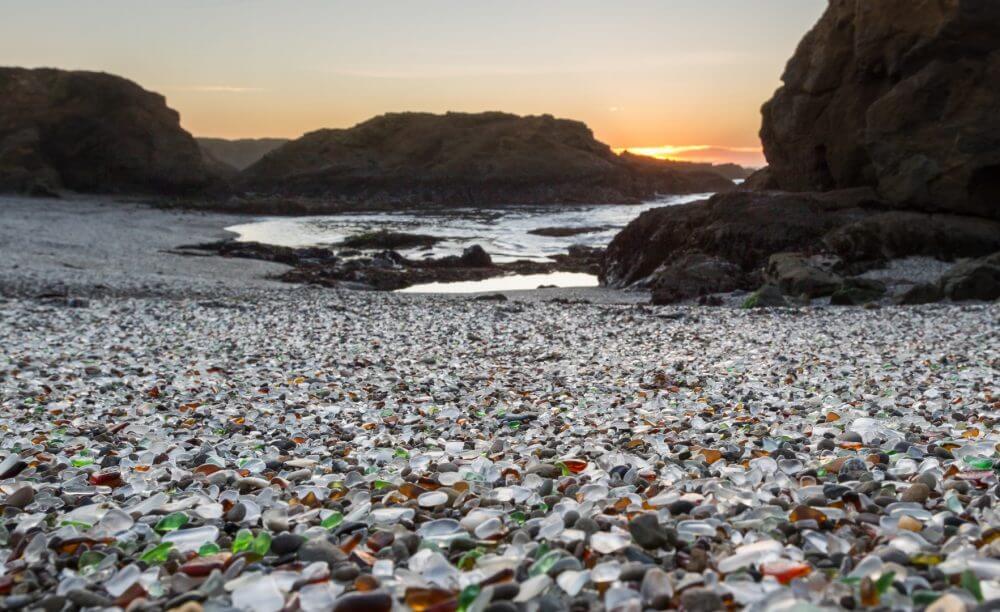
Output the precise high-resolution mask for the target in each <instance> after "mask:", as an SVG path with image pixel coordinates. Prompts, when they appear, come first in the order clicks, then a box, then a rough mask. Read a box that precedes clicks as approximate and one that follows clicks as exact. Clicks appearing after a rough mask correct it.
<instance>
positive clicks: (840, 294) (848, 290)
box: [830, 278, 885, 306]
mask: <svg viewBox="0 0 1000 612" xmlns="http://www.w3.org/2000/svg"><path fill="white" fill-rule="evenodd" d="M883 295H885V285H884V284H883V283H880V282H879V281H875V280H869V279H865V278H849V279H847V280H846V281H844V282H843V283H842V284H841V285H840V286H839V287H837V290H836V291H834V292H833V295H831V296H830V303H831V304H833V305H834V306H860V305H862V304H866V303H868V302H874V301H876V300H878V299H880V298H881V297H882V296H883Z"/></svg>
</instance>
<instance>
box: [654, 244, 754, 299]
mask: <svg viewBox="0 0 1000 612" xmlns="http://www.w3.org/2000/svg"><path fill="white" fill-rule="evenodd" d="M744 284H745V282H744V275H743V271H742V270H741V269H740V268H739V266H737V265H735V264H733V263H730V262H728V261H725V260H722V259H719V258H716V257H709V256H707V255H705V254H703V253H688V254H685V255H681V256H680V257H678V258H677V259H676V260H675V261H671V262H670V263H669V264H665V265H664V266H661V267H660V268H657V270H656V271H655V272H654V275H653V279H652V280H651V282H650V283H649V286H650V288H651V289H653V304H656V305H665V304H674V303H676V302H679V301H682V300H685V299H688V298H691V297H698V296H704V295H708V294H711V293H725V292H728V291H735V290H736V289H741V288H744Z"/></svg>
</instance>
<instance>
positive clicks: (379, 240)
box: [340, 230, 441, 250]
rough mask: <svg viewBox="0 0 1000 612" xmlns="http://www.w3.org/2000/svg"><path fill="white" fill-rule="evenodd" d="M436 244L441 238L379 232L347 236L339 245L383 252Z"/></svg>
mask: <svg viewBox="0 0 1000 612" xmlns="http://www.w3.org/2000/svg"><path fill="white" fill-rule="evenodd" d="M438 242H441V238H438V237H436V236H427V235H424V234H408V233H406V232H392V231H388V230H380V231H375V232H366V233H364V234H356V235H354V236H348V237H347V238H345V239H344V241H343V242H341V243H340V244H341V246H346V247H349V248H352V249H368V250H384V249H412V248H417V247H430V246H434V245H435V244H437V243H438Z"/></svg>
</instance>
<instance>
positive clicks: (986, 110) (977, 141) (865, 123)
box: [761, 0, 1000, 218]
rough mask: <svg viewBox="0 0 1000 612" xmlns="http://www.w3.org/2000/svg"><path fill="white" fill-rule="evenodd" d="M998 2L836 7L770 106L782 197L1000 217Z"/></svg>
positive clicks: (770, 153) (771, 155) (771, 143)
mask: <svg viewBox="0 0 1000 612" xmlns="http://www.w3.org/2000/svg"><path fill="white" fill-rule="evenodd" d="M998 48H1000V4H997V3H995V2H989V1H987V0H973V1H969V2H948V3H944V4H935V5H934V6H926V7H923V9H922V10H914V6H913V3H912V2H908V1H907V0H884V1H881V2H855V1H854V0H834V1H833V2H831V3H830V6H829V8H828V9H827V11H826V13H825V14H824V15H823V17H822V18H821V19H820V21H819V23H818V24H816V26H815V27H814V28H813V29H812V31H811V32H809V33H808V34H807V35H806V37H805V38H804V39H803V41H802V42H801V43H800V45H799V47H798V50H797V51H796V53H795V56H794V57H793V58H792V59H791V61H789V63H788V66H787V68H786V70H785V74H784V76H783V77H782V80H783V81H784V86H783V87H782V88H781V89H779V90H778V91H777V92H776V93H775V95H774V98H772V99H771V101H770V102H768V103H767V104H765V105H764V108H763V115H764V121H763V127H762V129H761V139H762V141H763V143H764V152H765V155H766V156H767V159H768V162H769V163H770V174H771V177H772V179H773V180H774V182H775V183H776V185H777V187H778V188H779V189H785V190H793V191H817V190H819V191H824V190H829V189H843V188H850V187H859V186H876V187H877V188H878V190H879V192H880V193H881V194H882V196H884V197H885V198H886V199H888V200H890V201H892V202H895V203H901V204H905V205H907V206H911V207H913V208H914V209H922V210H938V211H947V212H951V213H958V214H969V215H976V216H981V217H994V218H997V217H1000V158H998V156H997V150H998V147H997V144H998V143H1000V116H998V115H997V113H996V108H997V103H998V98H997V91H996V89H995V88H994V87H993V86H992V84H993V83H996V82H998V80H1000V54H997V53H995V51H996V50H997V49H998Z"/></svg>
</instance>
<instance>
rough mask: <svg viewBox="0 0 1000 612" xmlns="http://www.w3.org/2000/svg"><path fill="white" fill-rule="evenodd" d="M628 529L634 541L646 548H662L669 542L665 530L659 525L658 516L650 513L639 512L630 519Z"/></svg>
mask: <svg viewBox="0 0 1000 612" xmlns="http://www.w3.org/2000/svg"><path fill="white" fill-rule="evenodd" d="M628 530H629V533H631V534H632V539H634V540H635V543H636V544H638V545H639V546H641V547H643V548H645V549H646V550H655V549H657V548H662V547H664V546H666V545H667V544H668V543H669V542H670V539H669V538H668V537H667V533H666V531H664V530H663V529H662V528H661V527H660V520H659V518H657V516H656V515H655V514H652V513H646V514H640V515H639V516H637V517H635V518H634V519H632V520H631V521H630V522H629V524H628Z"/></svg>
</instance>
